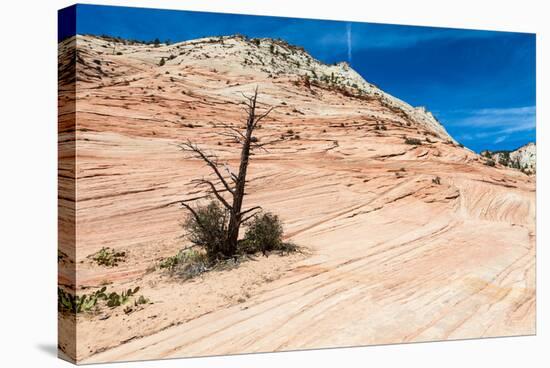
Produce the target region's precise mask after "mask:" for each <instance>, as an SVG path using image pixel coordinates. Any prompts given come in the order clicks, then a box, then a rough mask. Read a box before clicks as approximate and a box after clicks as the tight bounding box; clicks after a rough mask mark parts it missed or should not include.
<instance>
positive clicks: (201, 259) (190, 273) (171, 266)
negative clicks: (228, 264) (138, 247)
mask: <svg viewBox="0 0 550 368" xmlns="http://www.w3.org/2000/svg"><path fill="white" fill-rule="evenodd" d="M210 265H211V262H210V261H209V260H208V258H207V257H206V254H205V253H204V252H201V251H197V250H195V249H183V250H180V251H179V252H178V254H176V255H175V256H172V257H168V258H166V259H164V260H163V261H162V262H161V263H160V264H159V267H160V268H161V269H166V270H168V272H170V274H172V275H174V274H176V275H178V276H181V277H183V278H184V279H190V278H193V277H195V276H198V275H200V274H201V273H204V272H206V271H208V270H209V269H210Z"/></svg>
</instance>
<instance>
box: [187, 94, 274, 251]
mask: <svg viewBox="0 0 550 368" xmlns="http://www.w3.org/2000/svg"><path fill="white" fill-rule="evenodd" d="M243 96H244V97H245V102H244V105H245V111H246V115H247V119H246V126H245V129H244V131H241V130H240V129H238V128H235V127H233V126H230V125H227V124H223V126H224V127H225V131H224V132H223V133H221V135H223V136H226V137H231V138H232V139H233V140H234V141H235V142H236V143H238V144H240V146H241V154H240V164H239V171H238V172H237V173H234V172H233V171H232V170H231V168H230V167H229V165H228V164H227V163H222V162H220V161H219V160H218V157H217V156H216V155H214V154H211V153H206V152H205V151H204V150H203V149H201V148H200V147H199V146H198V145H197V144H195V143H192V142H191V141H187V142H185V143H183V144H181V145H180V148H181V149H182V150H183V151H184V152H188V153H191V155H192V156H193V157H194V158H197V159H201V160H202V161H204V163H205V164H206V165H207V166H208V167H209V168H210V169H211V171H212V176H213V177H214V179H213V180H211V179H206V178H202V179H195V180H193V181H192V182H193V183H194V184H195V185H196V186H198V187H200V186H203V187H205V188H206V190H207V193H208V194H210V195H213V196H214V197H215V198H216V200H217V201H219V203H220V204H221V205H222V206H223V207H224V208H225V209H226V210H227V212H228V213H229V224H228V226H227V229H226V230H225V239H223V240H222V242H221V243H222V246H221V249H220V253H221V256H222V257H225V258H228V257H232V256H234V255H235V253H236V252H237V242H238V238H239V229H240V227H241V225H242V224H243V223H245V222H246V221H247V220H249V219H250V218H252V217H253V216H254V215H255V214H256V211H258V210H260V209H261V207H260V206H255V207H251V208H248V209H244V210H243V200H244V196H245V186H246V183H247V180H246V175H247V171H248V164H249V161H250V156H251V154H252V152H253V150H255V149H264V150H265V146H267V145H269V144H273V143H275V142H278V141H280V139H276V140H272V141H268V142H262V143H260V142H259V141H258V140H257V139H256V138H255V137H254V136H253V133H254V130H255V129H256V128H257V127H258V124H259V123H260V122H261V121H262V120H263V119H265V118H266V117H267V116H268V115H269V114H270V113H271V111H272V110H273V107H271V108H269V109H267V110H265V111H263V112H262V113H258V103H257V99H258V89H257V88H256V90H255V91H254V94H253V95H252V96H246V95H243ZM226 195H227V196H229V197H230V199H226ZM200 198H202V197H198V198H192V199H187V200H183V201H182V202H181V204H182V206H183V207H184V208H186V209H187V210H188V211H189V212H190V214H191V215H192V216H193V217H194V218H195V220H196V222H197V223H198V224H199V226H202V225H201V219H200V216H199V215H198V213H197V212H196V211H195V209H194V208H193V207H192V206H191V205H190V204H189V202H193V201H195V200H197V199H200Z"/></svg>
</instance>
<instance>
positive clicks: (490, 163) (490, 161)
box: [485, 159, 496, 167]
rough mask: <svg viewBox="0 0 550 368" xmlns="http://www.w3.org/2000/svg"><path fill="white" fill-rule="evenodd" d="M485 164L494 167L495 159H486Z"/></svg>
mask: <svg viewBox="0 0 550 368" xmlns="http://www.w3.org/2000/svg"><path fill="white" fill-rule="evenodd" d="M485 165H487V166H491V167H494V166H495V165H496V163H495V160H493V159H488V160H486V161H485Z"/></svg>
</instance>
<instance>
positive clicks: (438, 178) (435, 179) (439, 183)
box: [432, 176, 441, 185]
mask: <svg viewBox="0 0 550 368" xmlns="http://www.w3.org/2000/svg"><path fill="white" fill-rule="evenodd" d="M432 183H434V184H436V185H441V178H440V177H439V176H436V177H435V178H433V179H432Z"/></svg>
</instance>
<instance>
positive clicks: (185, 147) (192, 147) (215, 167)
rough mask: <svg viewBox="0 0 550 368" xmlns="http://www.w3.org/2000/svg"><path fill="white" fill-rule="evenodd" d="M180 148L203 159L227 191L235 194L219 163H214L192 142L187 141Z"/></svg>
mask: <svg viewBox="0 0 550 368" xmlns="http://www.w3.org/2000/svg"><path fill="white" fill-rule="evenodd" d="M180 148H181V149H182V150H183V151H191V152H194V153H196V154H197V155H198V157H199V158H201V159H202V160H203V161H204V162H206V164H207V165H208V166H209V167H210V168H211V169H212V170H213V171H214V173H215V174H216V176H217V177H218V179H220V181H221V182H222V184H223V186H224V187H225V189H227V191H228V192H230V193H231V194H233V189H231V186H229V184H228V183H227V181H226V180H225V178H224V177H223V175H222V174H221V173H220V170H218V162H217V161H213V160H212V159H211V158H210V157H208V156H207V155H206V154H205V153H204V152H203V151H202V150H201V149H200V148H199V147H198V146H197V145H195V144H193V143H191V142H190V141H187V142H186V143H182V144H181V145H180Z"/></svg>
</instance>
